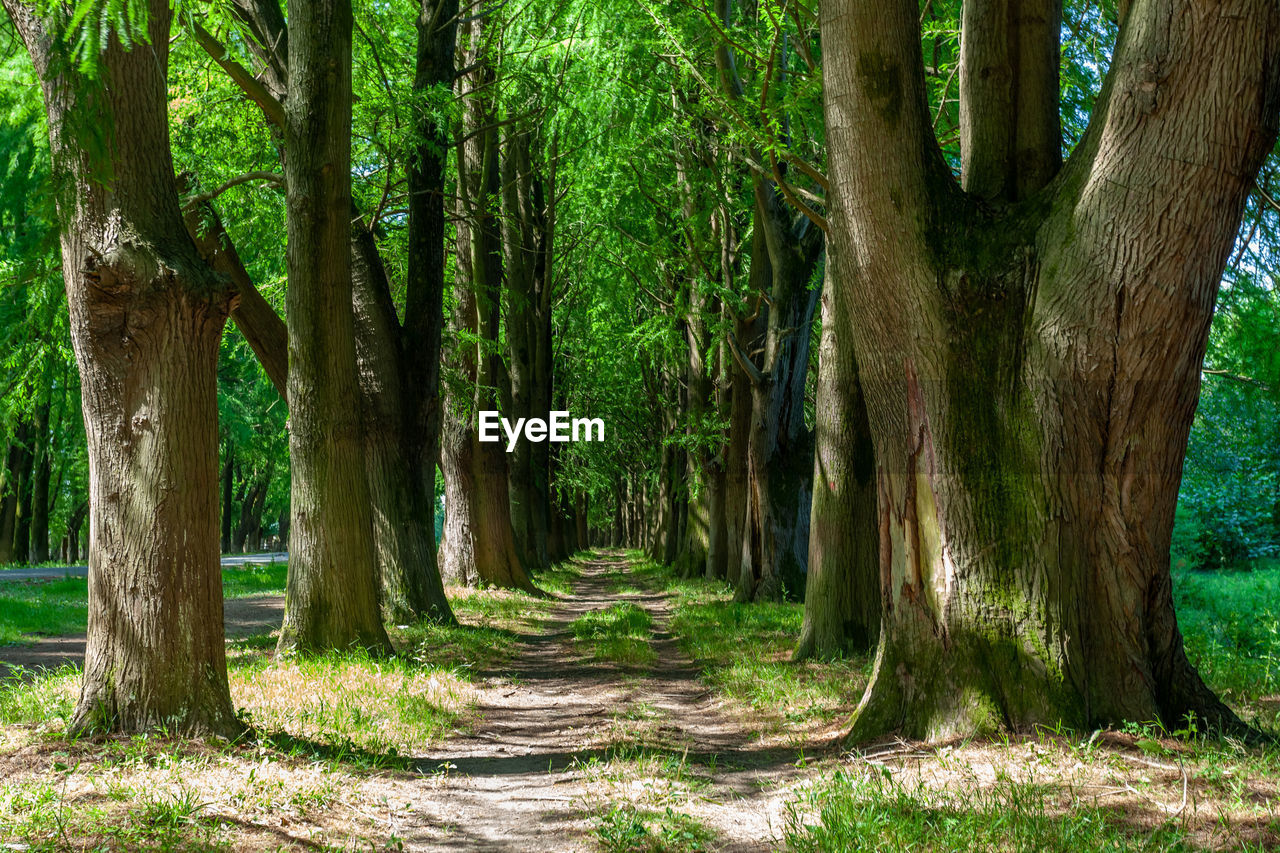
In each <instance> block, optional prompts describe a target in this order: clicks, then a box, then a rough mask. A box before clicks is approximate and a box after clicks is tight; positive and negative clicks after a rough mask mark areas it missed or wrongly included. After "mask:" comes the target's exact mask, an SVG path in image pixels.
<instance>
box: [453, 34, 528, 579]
mask: <svg viewBox="0 0 1280 853" xmlns="http://www.w3.org/2000/svg"><path fill="white" fill-rule="evenodd" d="M495 35H496V28H495V27H494V26H493V25H492V16H491V15H490V14H488V13H486V14H485V15H481V16H479V17H477V18H476V19H474V20H471V21H468V22H467V23H466V24H464V25H463V27H462V32H461V33H460V35H459V45H458V47H459V51H460V53H461V55H462V57H463V59H464V61H463V62H462V63H461V67H463V68H467V69H470V70H469V71H468V72H467V73H465V74H462V75H461V76H460V77H459V78H458V79H459V82H458V86H459V95H460V97H461V98H462V100H463V102H464V105H465V106H464V109H465V119H464V122H463V133H464V137H463V140H462V142H461V144H460V145H459V153H458V161H457V166H458V196H459V201H458V215H459V221H458V225H457V245H458V249H457V253H458V258H457V280H456V287H455V289H454V293H455V306H454V312H453V330H454V333H455V339H456V349H457V351H458V352H457V355H456V356H455V357H456V358H457V359H458V368H459V375H458V376H457V377H455V380H454V381H453V383H452V384H451V385H450V386H449V388H448V395H447V397H446V401H447V402H446V410H445V415H446V418H448V419H449V421H450V422H449V424H448V426H447V427H446V432H445V443H444V447H443V448H442V465H441V470H442V471H443V472H444V475H445V488H446V504H445V513H446V515H445V519H446V521H445V527H446V532H445V542H444V544H442V546H441V555H442V558H443V559H442V560H441V573H442V574H443V575H444V576H445V577H446V578H450V579H453V580H456V581H462V582H470V583H476V582H482V583H486V584H493V585H495V586H502V587H514V588H517V589H524V590H526V591H529V592H537V589H536V587H534V585H533V583H532V582H531V581H530V580H529V575H528V571H527V569H526V567H525V565H524V562H523V560H522V558H521V555H520V553H519V550H518V549H517V547H516V541H515V534H514V531H513V528H512V524H511V500H510V491H509V485H508V477H507V459H506V455H507V454H506V449H505V447H504V446H503V444H502V443H500V442H481V441H480V440H479V433H478V431H477V429H476V417H477V413H478V412H480V411H484V410H497V409H498V408H499V406H498V401H499V394H500V392H501V391H502V390H503V389H504V388H505V389H508V391H509V388H510V380H509V378H508V377H507V375H506V369H505V366H504V365H503V361H502V356H501V343H500V337H499V324H500V318H501V304H502V278H503V269H502V261H503V255H502V234H501V225H500V223H499V220H498V205H499V199H500V198H501V195H502V182H501V173H500V169H501V166H500V163H499V150H498V148H499V144H498V126H497V119H496V109H495V104H496V93H495V86H496V83H495V80H496V72H495V55H494V54H495V53H496V50H497V49H496V38H495ZM450 515H452V516H454V521H453V522H450V521H449V516H450ZM445 559H447V560H448V563H447V564H446V562H445Z"/></svg>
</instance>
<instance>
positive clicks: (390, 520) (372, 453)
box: [351, 218, 455, 624]
mask: <svg viewBox="0 0 1280 853" xmlns="http://www.w3.org/2000/svg"><path fill="white" fill-rule="evenodd" d="M351 252H352V255H351V260H352V263H351V281H352V289H353V292H352V300H353V306H354V310H355V341H356V363H357V365H358V367H359V373H360V414H361V424H362V425H363V444H364V458H365V466H366V467H365V475H366V479H367V480H368V483H369V497H370V501H371V506H372V510H373V526H374V544H375V547H376V549H377V556H378V571H379V576H380V585H379V590H380V596H379V598H380V601H381V606H382V614H383V617H384V618H385V619H386V621H388V622H391V623H393V624H400V623H410V622H416V621H417V620H418V619H421V618H423V617H426V618H429V619H431V620H432V621H435V622H440V623H443V624H453V622H454V621H455V620H454V617H453V610H452V609H451V608H450V606H449V600H448V599H447V598H446V597H445V594H444V585H443V583H442V582H441V579H440V570H439V567H438V566H437V565H436V542H435V477H434V473H435V472H434V470H433V468H434V465H433V464H432V463H431V460H432V459H434V457H435V455H436V453H435V449H434V447H435V443H436V442H437V441H438V440H439V439H438V437H437V436H436V435H435V431H436V429H437V427H436V425H435V424H434V423H432V424H431V425H428V424H427V414H426V413H425V412H424V411H422V409H423V408H424V407H425V406H427V403H426V402H425V401H423V400H420V399H419V397H418V392H416V391H412V390H411V389H410V388H409V386H408V385H407V384H406V383H407V380H408V379H409V376H408V374H407V373H402V366H404V365H407V364H408V363H409V362H410V361H411V360H412V359H410V358H409V357H408V354H407V353H405V352H404V351H403V350H402V345H401V335H400V326H399V321H398V320H397V318H396V308H395V304H394V303H393V302H392V301H391V289H390V286H389V284H388V282H387V281H386V271H385V267H384V266H383V264H382V259H381V258H380V257H379V255H378V247H377V245H376V244H375V242H374V239H373V235H372V234H371V233H370V232H369V229H368V228H367V227H366V226H365V224H364V222H363V221H362V220H360V219H359V218H356V219H355V221H354V222H353V223H352V226H351ZM404 369H405V370H408V368H407V367H405V368H404ZM438 376H439V374H438V370H437V373H436V381H437V383H438V381H439V380H438ZM430 405H431V407H432V408H434V406H435V404H434V403H431V404H430ZM427 442H430V445H428V444H427ZM428 447H430V450H429V449H428ZM428 473H430V474H431V475H433V476H431V477H430V478H428Z"/></svg>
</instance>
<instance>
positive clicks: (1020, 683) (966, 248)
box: [822, 0, 1280, 738]
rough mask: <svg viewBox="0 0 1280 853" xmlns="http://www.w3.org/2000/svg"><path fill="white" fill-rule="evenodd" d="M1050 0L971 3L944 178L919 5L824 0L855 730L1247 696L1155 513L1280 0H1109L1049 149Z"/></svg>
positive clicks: (1175, 473)
mask: <svg viewBox="0 0 1280 853" xmlns="http://www.w3.org/2000/svg"><path fill="white" fill-rule="evenodd" d="M1060 14H1061V11H1060V7H1059V6H1058V5H1057V4H1056V3H1054V2H1051V0H1047V2H1035V3H1023V4H1006V3H1002V2H974V3H966V4H964V12H963V21H962V24H963V37H962V55H961V64H960V82H959V86H960V115H961V118H960V121H961V128H960V139H961V155H962V178H961V181H960V183H959V184H957V182H956V181H955V180H954V178H953V177H952V173H951V171H950V169H949V167H948V164H947V162H946V161H945V160H944V158H943V156H942V154H941V152H940V150H939V147H938V143H937V141H936V139H935V136H934V133H933V130H932V127H931V117H930V115H929V114H928V112H927V105H926V100H925V83H924V73H923V68H922V53H921V45H920V38H919V36H920V33H919V9H918V6H917V4H916V3H914V2H905V0H904V2H894V3H891V4H889V5H888V6H887V7H886V6H885V5H884V4H877V5H875V6H874V7H873V6H872V5H871V4H868V3H864V2H860V0H832V2H829V3H826V4H824V6H823V10H822V41H823V45H824V49H825V64H824V76H825V81H826V111H827V134H828V145H829V158H830V168H831V172H832V180H831V187H832V198H831V202H832V207H833V209H834V210H833V218H832V222H831V237H832V239H831V243H832V247H831V251H832V254H833V256H835V257H836V274H837V276H838V281H837V282H835V283H834V285H833V286H834V287H835V288H837V289H839V290H840V291H842V292H844V294H845V296H844V298H847V299H848V300H849V304H851V305H856V306H857V311H856V312H851V315H850V316H849V317H848V319H847V326H848V332H849V334H848V339H849V341H850V342H851V343H852V344H853V348H854V351H855V353H856V358H857V366H858V371H859V377H860V379H861V382H862V389H863V391H864V394H865V397H866V405H867V412H868V418H869V423H870V428H871V435H872V439H873V443H874V447H875V465H876V470H875V478H876V488H877V497H878V510H877V511H878V514H879V526H880V531H881V537H880V547H879V550H880V570H881V573H882V577H883V583H882V591H883V594H884V608H883V611H882V627H881V634H880V641H879V646H878V648H877V652H876V663H875V670H874V674H873V677H872V681H871V684H870V686H869V687H868V690H867V693H866V695H865V696H864V698H863V700H862V703H861V705H860V707H859V711H858V715H857V718H856V722H855V725H854V736H855V737H857V738H863V737H867V736H871V735H874V734H878V733H880V732H883V731H885V730H889V729H900V730H902V731H903V732H905V733H906V734H908V735H910V736H920V737H931V738H938V737H944V736H947V735H950V734H954V733H964V732H971V731H975V730H981V729H985V728H990V727H992V726H995V725H1001V724H1003V725H1009V726H1015V727H1016V726H1026V725H1031V724H1034V723H1039V722H1047V721H1064V722H1066V723H1068V724H1071V725H1080V726H1085V725H1095V724H1099V723H1113V722H1119V721H1121V720H1126V719H1127V720H1147V719H1152V718H1159V719H1163V720H1169V721H1173V720H1178V719H1180V718H1182V717H1183V716H1184V715H1185V714H1189V713H1193V714H1196V715H1198V716H1200V717H1201V718H1202V719H1203V720H1205V721H1206V722H1208V723H1209V724H1211V725H1215V726H1235V725H1237V724H1238V720H1237V719H1236V717H1235V715H1234V714H1233V713H1232V712H1231V711H1230V710H1229V709H1227V708H1226V706H1224V705H1223V704H1222V703H1221V702H1220V701H1218V699H1217V698H1216V697H1215V696H1213V694H1212V693H1211V692H1210V691H1209V690H1208V689H1207V688H1206V687H1205V685H1204V684H1203V683H1202V681H1201V680H1200V678H1199V676H1198V675H1197V674H1196V672H1195V671H1194V669H1193V668H1192V667H1191V665H1190V664H1189V663H1188V661H1187V659H1186V655H1185V653H1184V651H1183V646H1182V639H1181V635H1180V634H1179V631H1178V627H1177V620H1176V618H1175V615H1174V611H1173V602H1172V594H1171V585H1170V577H1169V542H1170V530H1171V527H1172V523H1173V513H1174V505H1175V501H1176V498H1177V489H1178V480H1179V476H1180V474H1181V468H1182V459H1183V452H1184V450H1185V448H1186V441H1187V431H1188V428H1189V426H1190V423H1191V418H1192V414H1193V412H1194V409H1195V404H1196V397H1197V393H1198V389H1199V370H1200V366H1201V363H1202V359H1203V356H1204V351H1205V335H1206V332H1207V329H1208V326H1209V319H1210V317H1211V314H1212V311H1213V305H1214V296H1215V293H1216V290H1217V287H1218V282H1219V280H1220V277H1221V274H1222V270H1223V265H1224V263H1225V261H1226V257H1227V253H1228V251H1229V250H1230V248H1231V245H1232V242H1233V239H1234V235H1235V231H1236V227H1237V225H1238V223H1239V219H1240V214H1241V209H1242V205H1243V204H1244V200H1245V197H1246V194H1247V191H1248V189H1249V187H1250V186H1251V184H1252V180H1253V176H1254V175H1255V174H1256V172H1257V169H1258V166H1259V164H1260V163H1261V162H1262V158H1263V157H1264V156H1265V155H1266V153H1267V152H1268V151H1269V150H1270V148H1271V146H1272V145H1273V143H1274V140H1275V135H1276V121H1277V106H1278V105H1280V44H1277V42H1276V40H1275V38H1274V34H1275V33H1276V32H1277V31H1278V28H1280V9H1278V8H1277V7H1276V6H1275V4H1274V3H1271V2H1268V0H1230V2H1226V3H1222V4H1219V5H1216V6H1213V7H1211V8H1195V9H1193V8H1192V5H1191V4H1189V3H1186V2H1182V0H1142V1H1141V2H1137V3H1134V4H1132V5H1131V6H1129V7H1128V9H1127V16H1126V17H1125V18H1124V20H1123V21H1122V23H1121V27H1120V35H1119V38H1118V40H1117V43H1116V48H1115V51H1114V56H1113V60H1112V63H1111V68H1110V70H1109V71H1108V73H1107V79H1106V83H1105V85H1104V87H1103V93H1102V95H1101V97H1100V98H1099V100H1098V103H1097V105H1096V107H1095V109H1094V111H1093V115H1092V118H1091V120H1090V123H1089V128H1088V130H1087V131H1086V132H1085V134H1084V136H1083V138H1082V139H1081V140H1080V142H1079V143H1078V144H1077V145H1076V146H1075V149H1074V151H1073V152H1072V154H1071V157H1070V158H1069V159H1068V160H1067V162H1066V163H1065V165H1062V166H1061V168H1059V164H1060V163H1061V155H1060V146H1061V133H1060V131H1059V130H1058V123H1059V117H1058V116H1059V114H1058V103H1059V101H1058V96H1059V85H1058V73H1057V69H1058V62H1059V55H1060V53H1059V48H1058V32H1059V23H1060ZM1209 45H1212V48H1208V47H1207V46H1209ZM838 331H839V330H838ZM837 345H838V346H844V345H845V344H844V343H843V342H841V340H840V336H839V335H838V334H837Z"/></svg>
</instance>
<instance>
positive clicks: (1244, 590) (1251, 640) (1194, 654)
mask: <svg viewBox="0 0 1280 853" xmlns="http://www.w3.org/2000/svg"><path fill="white" fill-rule="evenodd" d="M1173 591H1174V601H1175V605H1176V608H1177V612H1178V624H1179V626H1180V627H1181V628H1182V635H1183V638H1184V640H1185V642H1186V646H1187V655H1188V657H1189V658H1190V659H1191V662H1192V663H1194V664H1195V665H1196V666H1197V667H1198V668H1199V670H1200V674H1201V675H1202V676H1203V677H1204V679H1205V681H1206V682H1208V684H1209V685H1210V686H1211V687H1213V688H1214V690H1216V691H1217V692H1218V693H1219V695H1221V696H1222V697H1223V698H1224V699H1225V700H1226V701H1227V702H1228V703H1229V704H1231V705H1232V706H1234V707H1236V708H1238V709H1240V710H1241V711H1243V712H1244V713H1245V714H1246V715H1249V716H1252V717H1253V718H1254V722H1255V723H1256V724H1258V725H1263V726H1267V727H1270V728H1273V729H1274V728H1277V727H1280V566H1276V565H1274V564H1272V565H1268V566H1264V567H1259V568H1255V569H1252V570H1248V569H1246V570H1238V571H1231V570H1219V571H1214V572H1197V571H1191V570H1180V571H1177V572H1175V573H1174V577H1173Z"/></svg>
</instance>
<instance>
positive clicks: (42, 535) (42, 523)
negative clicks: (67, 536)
mask: <svg viewBox="0 0 1280 853" xmlns="http://www.w3.org/2000/svg"><path fill="white" fill-rule="evenodd" d="M45 393H46V394H48V393H49V392H48V391H47V390H46V392H45ZM49 409H50V405H49V398H48V397H47V396H46V397H45V399H44V400H43V401H42V402H41V403H40V404H39V405H38V406H37V408H36V446H35V459H34V461H33V464H32V471H31V545H30V557H31V562H33V563H37V564H38V563H47V562H49V478H50V477H51V476H52V475H53V465H52V458H51V457H52V453H51V451H52V446H51V444H52V437H51V436H50V434H49Z"/></svg>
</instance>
